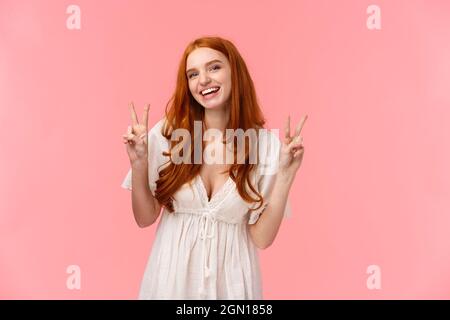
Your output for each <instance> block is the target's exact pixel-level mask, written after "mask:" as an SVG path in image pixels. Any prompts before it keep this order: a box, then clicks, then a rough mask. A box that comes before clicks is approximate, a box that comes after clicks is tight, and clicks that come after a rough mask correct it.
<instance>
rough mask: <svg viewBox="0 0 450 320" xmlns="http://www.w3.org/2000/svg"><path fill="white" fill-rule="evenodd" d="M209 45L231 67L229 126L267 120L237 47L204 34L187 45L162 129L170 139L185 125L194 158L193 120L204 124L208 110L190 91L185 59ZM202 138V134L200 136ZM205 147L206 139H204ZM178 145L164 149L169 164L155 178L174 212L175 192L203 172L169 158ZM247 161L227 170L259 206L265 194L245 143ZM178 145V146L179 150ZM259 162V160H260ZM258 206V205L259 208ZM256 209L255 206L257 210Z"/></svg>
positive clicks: (161, 197)
mask: <svg viewBox="0 0 450 320" xmlns="http://www.w3.org/2000/svg"><path fill="white" fill-rule="evenodd" d="M200 47H208V48H211V49H214V50H217V51H220V52H221V53H223V54H224V55H225V56H226V57H227V58H228V61H229V64H230V67H231V82H232V88H231V101H230V108H231V109H230V119H229V122H228V124H227V126H226V128H227V129H234V130H236V129H238V128H241V129H243V130H244V131H245V130H247V129H251V128H253V129H255V130H258V129H260V128H264V124H265V119H264V117H263V114H262V111H261V108H260V107H259V104H258V102H257V97H256V92H255V86H254V84H253V80H252V78H251V77H250V74H249V72H248V69H247V66H246V64H245V62H244V60H243V59H242V57H241V55H240V54H239V52H238V50H237V49H236V47H235V46H234V44H233V43H231V42H230V41H229V40H226V39H223V38H220V37H201V38H198V39H196V40H194V41H192V42H191V43H189V44H188V46H187V47H186V49H185V51H184V53H183V56H182V57H181V61H180V64H179V67H178V74H177V83H176V88H175V92H174V94H173V95H172V97H171V98H170V100H169V102H168V103H167V105H166V110H165V115H166V119H167V121H166V122H165V125H164V126H163V128H162V130H161V131H162V132H161V134H162V135H163V136H164V137H166V138H167V139H168V140H169V141H171V134H172V132H173V130H174V129H177V128H183V129H186V130H188V131H189V133H190V137H191V139H192V140H191V141H190V147H189V150H190V157H191V159H193V154H194V148H193V147H192V146H194V142H193V139H194V121H202V123H204V116H205V109H204V107H203V106H202V105H200V104H199V103H198V102H197V101H196V100H195V99H194V97H193V96H192V94H191V92H190V90H189V84H188V79H187V75H186V61H187V57H188V56H189V54H190V53H191V52H192V51H194V50H195V49H197V48H200ZM200 138H202V137H200ZM201 140H202V143H203V149H202V150H204V146H205V145H204V141H203V139H201ZM177 144H178V141H172V142H171V143H170V150H169V151H168V152H163V155H164V156H168V157H169V160H168V162H169V165H167V162H166V163H165V164H163V166H166V167H165V168H164V169H163V170H161V171H160V172H159V179H158V180H157V181H156V185H157V188H156V191H155V196H156V199H157V200H158V202H159V203H160V204H161V205H163V206H165V207H166V208H168V210H169V212H173V211H174V207H173V202H172V201H173V195H174V194H175V192H176V191H177V190H178V189H180V187H181V186H182V185H183V184H185V183H187V182H190V181H191V180H192V179H194V178H195V177H196V176H197V175H199V174H200V169H201V164H195V163H194V161H193V160H192V161H191V163H181V164H175V163H173V162H172V161H171V160H170V155H171V151H172V149H173V148H174V147H175V146H176V145H177ZM245 145H246V146H245V162H244V163H233V164H232V165H231V167H230V169H229V170H228V173H229V175H230V177H231V179H233V181H234V182H235V184H236V187H237V190H238V192H239V194H240V196H241V197H242V199H244V200H245V201H247V202H260V205H259V207H260V206H261V205H262V203H263V197H262V195H261V194H260V193H259V192H258V191H257V190H256V189H255V187H254V186H253V185H252V184H251V181H250V180H251V179H250V173H251V172H252V170H254V169H255V166H256V164H252V163H249V161H248V159H249V148H248V144H247V143H245ZM178 148H179V146H178V147H177V150H178ZM236 148H237V146H236V143H235V144H234V153H235V158H234V159H237V158H236V152H237V150H236ZM183 157H184V155H183ZM258 161H259V160H258ZM246 184H247V186H248V187H249V188H250V190H252V192H254V193H255V194H256V195H257V199H254V198H252V197H251V196H250V194H249V193H248V192H247V190H246ZM259 207H258V208H259ZM255 210H256V209H255Z"/></svg>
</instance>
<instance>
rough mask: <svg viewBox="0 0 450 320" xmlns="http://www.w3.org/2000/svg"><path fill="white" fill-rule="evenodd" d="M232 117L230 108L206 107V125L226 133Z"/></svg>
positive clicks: (208, 127)
mask: <svg viewBox="0 0 450 320" xmlns="http://www.w3.org/2000/svg"><path fill="white" fill-rule="evenodd" d="M229 119H230V108H229V107H225V108H214V109H205V127H206V129H210V128H214V129H218V130H220V131H222V133H224V134H225V129H226V126H227V124H228V121H229Z"/></svg>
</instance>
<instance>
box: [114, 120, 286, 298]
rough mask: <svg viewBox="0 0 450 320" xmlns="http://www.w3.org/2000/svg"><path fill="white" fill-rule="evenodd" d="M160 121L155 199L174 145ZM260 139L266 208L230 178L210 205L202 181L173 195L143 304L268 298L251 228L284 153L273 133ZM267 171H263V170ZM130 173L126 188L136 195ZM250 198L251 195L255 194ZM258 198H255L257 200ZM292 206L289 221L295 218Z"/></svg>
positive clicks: (153, 171) (260, 186)
mask: <svg viewBox="0 0 450 320" xmlns="http://www.w3.org/2000/svg"><path fill="white" fill-rule="evenodd" d="M164 120H165V118H163V119H161V120H160V121H159V122H157V123H156V125H155V126H154V127H153V128H152V129H151V130H150V131H149V135H148V138H149V153H148V154H149V183H150V190H151V192H152V194H153V195H155V193H154V192H155V189H156V180H158V172H159V171H160V170H161V169H162V168H163V167H164V166H163V167H161V168H160V169H159V170H158V167H159V166H160V165H161V164H164V163H166V162H167V159H168V157H165V156H163V155H162V154H161V152H162V151H168V150H169V141H168V140H167V139H166V138H165V137H164V136H163V135H162V134H161V128H162V127H163V121H164ZM265 132H266V134H265V135H260V136H259V140H260V146H263V148H261V147H260V151H259V152H263V153H260V154H262V155H264V156H265V157H266V161H265V162H264V163H265V164H269V165H268V166H263V165H258V170H257V171H254V174H253V175H252V179H253V180H252V181H253V183H252V184H253V186H254V187H255V188H256V189H257V190H258V191H259V192H260V193H261V194H262V196H263V197H264V204H263V206H262V207H261V208H260V209H259V210H257V211H253V212H250V211H249V208H256V207H257V206H258V204H259V203H252V204H250V203H247V202H245V201H244V200H243V199H242V198H241V196H240V195H239V193H238V191H237V188H236V185H235V182H234V181H233V180H232V179H231V177H229V178H228V180H227V181H226V182H225V184H224V185H223V186H222V187H221V188H220V189H219V190H218V191H217V192H216V193H215V194H214V195H213V196H212V198H211V200H210V201H208V196H207V192H206V189H205V186H204V184H203V182H202V179H201V178H200V176H197V177H196V178H194V180H193V181H192V185H191V184H189V183H186V184H184V185H183V186H182V187H181V188H180V189H179V190H178V191H177V192H176V193H175V194H174V196H173V197H174V203H173V204H174V209H175V212H174V213H169V212H168V210H167V209H166V208H164V207H163V212H162V213H161V217H160V220H159V223H158V226H157V229H156V234H155V240H154V243H153V245H152V249H151V253H150V257H149V259H148V263H147V265H146V268H145V272H144V276H143V279H142V282H141V286H140V292H139V299H263V296H262V282H261V274H260V266H259V257H258V248H257V247H256V246H255V245H254V243H253V241H252V239H251V237H250V234H249V232H248V229H247V224H253V223H255V222H256V221H257V220H258V218H259V216H260V214H261V213H262V211H263V210H264V208H265V207H266V206H267V204H268V200H269V196H270V192H271V190H272V188H273V184H274V182H275V180H274V178H275V175H274V173H276V167H275V166H274V163H276V164H278V162H277V159H278V155H279V153H278V152H279V150H280V146H281V144H280V140H279V138H278V137H277V136H276V135H275V134H274V133H273V132H271V131H265ZM262 167H264V169H262ZM131 174H132V172H131V169H129V171H128V174H127V175H126V177H125V179H124V181H123V183H122V185H121V187H122V188H126V189H128V190H131ZM250 194H251V193H250ZM253 197H254V195H253ZM290 212H291V209H290V203H289V201H288V202H287V204H286V209H285V212H284V217H288V216H290Z"/></svg>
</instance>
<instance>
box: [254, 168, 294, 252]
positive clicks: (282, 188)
mask: <svg viewBox="0 0 450 320" xmlns="http://www.w3.org/2000/svg"><path fill="white" fill-rule="evenodd" d="M293 181H294V177H292V176H291V175H289V174H287V173H284V172H282V171H278V173H277V174H276V178H275V185H274V187H273V190H272V193H271V195H270V200H269V204H268V205H267V207H266V208H265V209H264V214H261V216H260V217H259V219H258V221H257V222H256V223H255V224H251V225H249V233H250V236H251V238H252V240H253V242H254V243H255V245H256V246H257V247H258V248H260V249H266V248H268V247H269V246H270V245H271V244H272V243H273V241H274V240H275V237H276V235H277V233H278V229H279V228H280V224H281V221H282V220H283V213H284V209H285V208H286V202H287V199H288V194H289V189H290V188H291V186H292V182H293Z"/></svg>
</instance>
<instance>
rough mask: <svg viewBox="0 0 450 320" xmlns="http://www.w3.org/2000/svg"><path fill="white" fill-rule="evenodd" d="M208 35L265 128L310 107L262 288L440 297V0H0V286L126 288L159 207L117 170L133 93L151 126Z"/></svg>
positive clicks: (129, 293) (114, 291) (446, 53)
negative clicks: (231, 60) (140, 209)
mask: <svg viewBox="0 0 450 320" xmlns="http://www.w3.org/2000/svg"><path fill="white" fill-rule="evenodd" d="M71 4H76V5H78V6H79V8H80V9H81V29H74V30H72V29H69V28H68V27H67V25H66V20H67V19H68V17H69V16H70V15H71V14H70V13H66V9H67V8H68V6H69V5H71ZM372 4H374V5H377V6H379V8H380V10H381V29H378V30H377V29H375V30H371V29H370V28H368V27H367V25H366V21H367V19H368V17H369V16H370V14H368V13H367V12H366V10H367V8H368V7H369V6H370V5H372ZM203 35H220V36H223V37H225V38H228V39H230V40H232V41H233V42H234V43H235V44H236V46H237V47H238V49H239V50H240V52H241V53H242V55H243V57H244V59H245V60H246V62H247V64H248V66H249V68H250V72H251V74H252V76H253V78H254V81H255V84H256V88H257V94H258V97H259V99H260V101H261V104H262V106H263V111H264V113H265V115H266V116H267V119H268V120H269V121H268V127H269V128H282V125H283V121H284V119H285V117H286V116H287V114H288V113H290V114H291V117H292V119H293V120H297V121H298V120H300V118H301V116H302V115H304V114H306V113H307V114H308V115H309V118H308V121H307V123H306V124H305V127H304V130H303V132H304V134H303V136H304V143H305V148H306V151H305V157H304V161H303V164H302V167H301V168H300V170H299V172H298V173H297V178H296V181H295V183H294V185H293V187H292V189H291V196H290V198H291V199H292V200H291V201H292V210H293V215H292V218H291V219H290V220H284V222H283V224H282V227H281V229H280V232H279V235H278V237H277V239H276V241H275V243H274V244H273V245H272V246H271V247H270V248H268V249H266V250H264V251H261V252H260V256H261V262H262V271H263V286H264V297H265V298H266V299H280V298H285V299H313V298H324V299H336V298H343V299H347V298H358V299H380V298H382V299H397V298H413V299H414V298H450V232H449V230H450V214H449V213H450V169H449V165H448V164H449V163H450V152H449V141H450V140H449V138H450V132H449V131H450V130H449V124H450V111H449V110H450V109H449V106H450V90H449V83H450V59H449V57H450V2H448V1H445V0H442V1H436V0H435V1H412V0H404V1H400V0H395V1H380V0H376V1H361V0H354V1H350V0H346V1H312V0H311V1H294V0H292V1H280V0H277V1H275V0H272V1H268V0H266V1H261V0H258V1H241V0H229V1H225V2H221V3H220V5H217V3H216V2H211V1H199V0H195V1H166V0H165V1H87V0H77V1H31V0H28V1H24V0H22V1H16V0H0V121H1V122H0V133H1V137H2V138H1V148H2V152H1V157H0V161H1V162H0V170H1V173H0V174H1V179H0V197H1V198H0V237H1V238H0V298H6V299H11V298H13V299H15V298H27V299H28V298H29V299H35V298H39V299H48V298H51V299H80V298H85V299H93V298H105V299H119V298H125V299H134V298H136V297H137V293H138V288H139V284H140V281H141V277H142V274H143V271H144V267H145V263H146V261H147V258H148V254H149V250H150V248H151V244H152V240H153V237H154V232H155V229H156V224H155V225H153V226H151V227H149V228H147V229H140V228H138V227H137V225H136V223H135V221H134V218H133V214H132V210H131V197H130V195H131V194H130V192H129V191H127V190H124V189H122V188H121V187H120V184H121V182H122V180H123V178H124V176H125V174H126V173H127V171H128V169H129V162H128V157H127V154H126V150H125V145H124V144H123V143H122V137H121V136H122V134H123V133H125V131H126V128H127V126H128V124H129V123H130V117H129V111H128V102H129V101H131V100H133V101H134V102H135V105H136V106H137V111H138V113H139V114H141V113H142V110H143V107H144V104H145V103H147V102H150V103H151V104H152V108H151V110H150V119H149V125H150V126H153V124H155V123H156V121H157V120H159V119H160V118H161V117H162V115H163V112H164V108H165V105H166V102H167V100H168V99H169V97H170V95H171V93H172V91H173V89H174V86H175V72H176V68H177V64H178V61H179V58H180V56H181V54H182V51H183V50H184V48H185V46H186V45H187V43H188V42H189V41H191V40H193V39H194V38H196V37H199V36H203ZM70 265H76V266H79V267H80V270H81V278H80V279H81V288H80V289H70V288H68V287H67V285H66V281H67V279H68V277H69V276H70V275H69V274H68V273H67V272H66V271H67V268H68V266H70ZM371 265H376V266H377V267H378V268H379V271H380V274H379V277H378V280H380V281H381V282H380V284H381V287H377V288H375V289H373V288H371V287H370V286H368V284H367V279H368V278H369V277H370V274H368V273H367V269H368V267H369V266H371Z"/></svg>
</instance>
